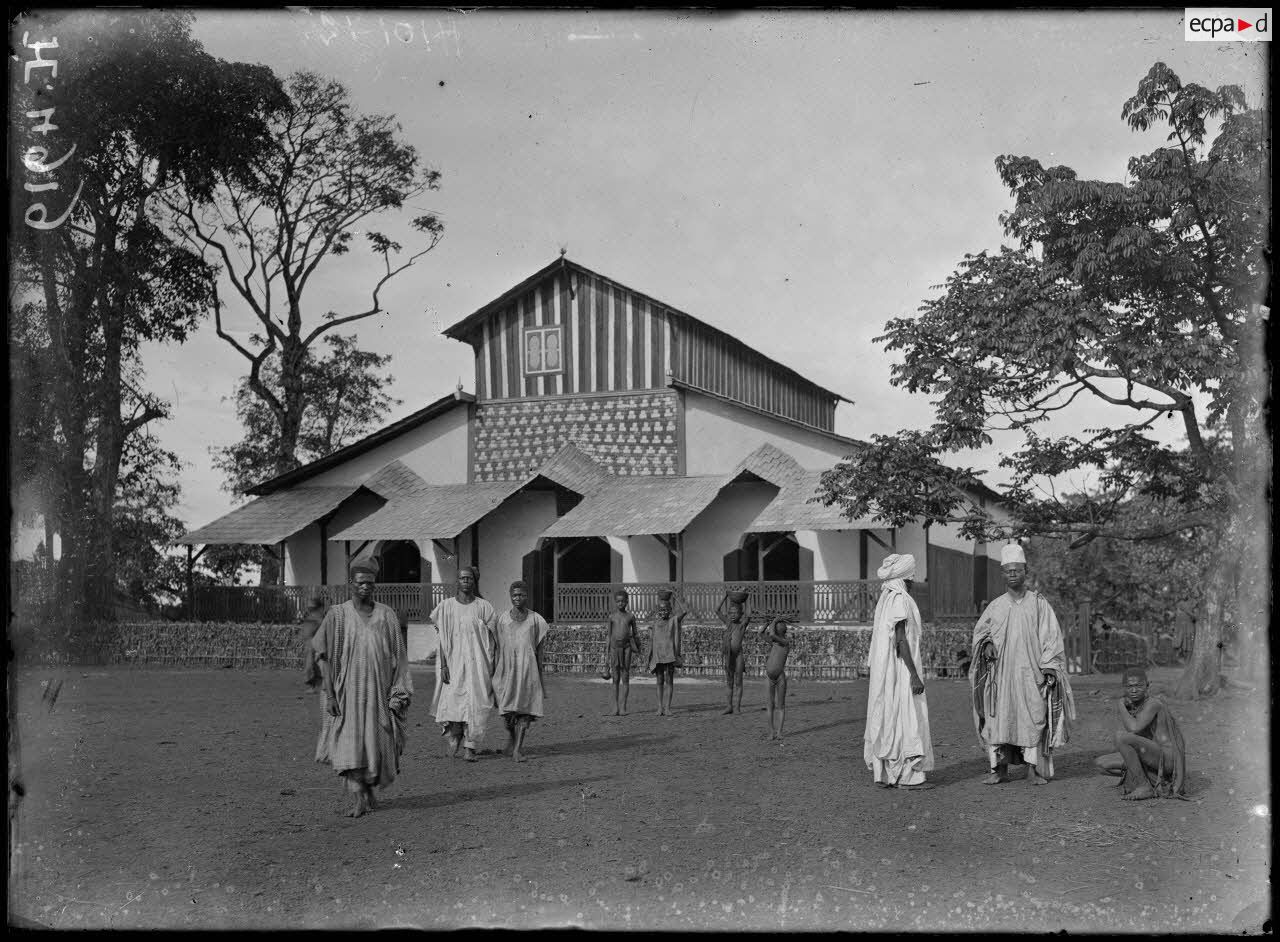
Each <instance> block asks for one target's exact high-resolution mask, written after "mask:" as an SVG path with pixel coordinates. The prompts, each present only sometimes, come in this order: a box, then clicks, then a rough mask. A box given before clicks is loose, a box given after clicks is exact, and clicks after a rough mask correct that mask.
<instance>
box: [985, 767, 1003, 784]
mask: <svg viewBox="0 0 1280 942" xmlns="http://www.w3.org/2000/svg"><path fill="white" fill-rule="evenodd" d="M1007 781H1009V776H1007V775H1005V774H1004V773H1003V772H1002V771H999V770H997V771H995V772H992V773H991V774H990V775H988V776H987V777H986V778H984V779H983V780H982V784H983V785H1003V784H1004V783H1005V782H1007Z"/></svg>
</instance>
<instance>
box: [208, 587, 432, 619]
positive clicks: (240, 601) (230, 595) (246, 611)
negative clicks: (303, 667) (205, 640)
mask: <svg viewBox="0 0 1280 942" xmlns="http://www.w3.org/2000/svg"><path fill="white" fill-rule="evenodd" d="M455 591H456V590H455V588H454V586H452V585H447V584H445V583H431V584H427V585H423V584H421V583H418V582H380V583H378V584H377V585H376V586H374V589H373V598H374V601H377V602H381V603H383V604H384V605H390V606H391V607H392V608H394V609H395V610H396V611H397V612H399V613H401V614H402V615H404V616H405V617H406V618H407V619H408V620H409V621H415V622H421V621H423V620H424V619H425V618H426V616H427V615H429V614H431V610H432V609H433V608H435V607H436V605H438V604H439V603H440V602H442V601H444V600H445V599H446V598H448V597H449V596H451V595H453V594H454V592H455ZM317 596H319V597H320V598H322V599H323V600H324V601H325V603H326V604H328V605H338V604H341V603H342V602H345V601H347V599H349V598H351V586H350V585H347V584H345V583H343V584H340V585H284V586H280V585H271V586H198V587H197V588H196V590H195V599H194V600H193V606H194V617H195V620H196V621H208V622H268V623H270V622H276V623H286V624H291V623H292V622H294V621H297V619H298V617H299V616H300V615H301V614H302V613H303V612H304V611H306V610H307V608H308V607H309V606H310V603H311V599H313V598H315V597H317Z"/></svg>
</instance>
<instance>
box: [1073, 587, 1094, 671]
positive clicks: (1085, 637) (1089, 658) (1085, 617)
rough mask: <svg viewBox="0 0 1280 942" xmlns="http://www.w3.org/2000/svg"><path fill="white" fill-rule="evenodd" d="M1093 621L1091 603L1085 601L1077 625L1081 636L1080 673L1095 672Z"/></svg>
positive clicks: (1078, 615)
mask: <svg viewBox="0 0 1280 942" xmlns="http://www.w3.org/2000/svg"><path fill="white" fill-rule="evenodd" d="M1091 621H1093V618H1092V613H1091V612H1090V611H1089V603H1088V602H1083V603H1081V605H1080V609H1079V611H1078V612H1077V613H1076V625H1077V626H1078V628H1079V638H1080V642H1079V644H1080V651H1081V652H1082V653H1081V655H1080V673H1082V674H1092V673H1093V632H1092V630H1091V626H1090V624H1089V623H1090V622H1091Z"/></svg>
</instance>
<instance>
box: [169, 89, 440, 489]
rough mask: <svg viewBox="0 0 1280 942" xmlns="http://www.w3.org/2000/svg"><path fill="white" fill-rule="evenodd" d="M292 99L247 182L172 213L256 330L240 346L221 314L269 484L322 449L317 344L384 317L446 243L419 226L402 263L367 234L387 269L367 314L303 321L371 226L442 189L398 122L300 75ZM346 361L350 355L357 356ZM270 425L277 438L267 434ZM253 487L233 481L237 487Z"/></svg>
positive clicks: (426, 219) (393, 246) (395, 248)
mask: <svg viewBox="0 0 1280 942" xmlns="http://www.w3.org/2000/svg"><path fill="white" fill-rule="evenodd" d="M288 95H289V100H288V102H287V104H286V105H285V107H283V108H281V109H280V110H279V111H277V112H276V113H275V115H274V116H273V122H272V139H273V145H272V147H271V148H269V149H268V150H267V151H266V152H264V153H261V154H259V155H257V156H256V158H255V159H254V161H253V162H252V165H251V168H250V172H249V174H248V175H247V177H246V176H242V175H236V174H228V173H218V174H215V177H216V183H215V187H214V190H215V199H214V200H213V201H212V202H211V203H209V204H201V203H200V202H198V201H196V200H187V201H185V202H178V201H174V202H172V203H171V208H172V209H173V211H174V212H175V214H176V216H177V218H178V219H179V222H180V224H181V226H182V229H183V232H184V234H185V237H186V239H187V244H188V245H190V246H191V247H193V248H194V249H197V250H199V251H201V252H203V253H205V256H206V257H207V258H211V259H213V260H215V261H216V263H217V264H219V265H220V266H221V268H222V271H223V273H224V274H225V276H226V278H227V279H228V280H229V281H230V283H231V285H232V286H233V288H234V290H235V292H236V294H237V295H238V296H239V298H240V300H241V301H242V302H243V303H244V305H245V306H246V307H247V308H248V309H249V311H250V312H251V313H252V314H253V316H254V317H255V318H256V319H257V321H258V323H259V327H260V330H259V332H258V333H257V334H256V335H255V336H254V337H253V338H252V339H251V340H250V341H249V342H248V343H245V342H242V341H241V340H240V339H238V338H237V337H236V336H235V335H234V334H232V333H230V332H228V331H226V330H225V329H224V327H223V321H222V311H221V304H219V305H218V311H217V320H216V323H217V330H218V335H219V336H220V337H222V339H223V340H225V341H226V342H227V343H228V344H229V345H230V346H231V347H232V348H234V349H235V351H236V352H237V353H238V354H239V355H240V356H242V357H243V358H244V359H245V361H246V362H247V364H248V370H249V372H248V377H247V379H246V381H245V384H244V386H242V387H241V390H240V391H238V393H237V400H238V402H240V401H242V400H243V395H244V394H245V390H247V391H248V393H249V394H252V395H253V396H256V397H257V398H258V399H259V400H260V403H261V409H256V408H255V409H253V410H249V411H248V412H245V411H242V415H247V416H249V418H250V419H251V420H252V421H253V422H254V423H256V424H254V425H252V426H249V427H247V428H246V435H247V438H246V440H253V441H254V442H255V443H257V444H261V445H264V446H269V447H268V451H267V455H268V456H269V459H270V465H271V466H270V469H269V474H271V475H275V474H282V473H284V472H286V471H289V470H292V469H293V468H295V467H297V466H298V464H299V462H300V458H299V454H300V453H303V454H305V453H306V452H307V451H308V450H310V449H313V448H314V447H315V445H316V441H314V440H308V439H307V437H306V436H307V435H310V434H312V433H314V431H315V429H314V427H313V426H309V425H308V416H309V415H311V414H313V413H314V411H315V408H316V405H317V404H314V403H313V402H312V396H313V395H315V394H316V392H317V388H318V387H317V386H316V385H315V384H314V383H313V382H312V380H313V379H314V375H315V374H314V372H313V367H314V364H315V363H316V362H317V360H316V359H315V358H314V356H313V352H312V351H313V349H314V347H315V345H316V344H317V342H319V341H320V340H321V339H322V338H324V337H325V336H326V334H328V332H329V331H332V330H335V329H336V328H338V327H341V326H342V325H344V324H350V323H354V322H356V321H360V320H363V319H366V318H369V317H373V316H375V315H378V314H381V313H383V312H384V310H385V309H384V308H383V306H382V302H381V299H380V295H381V292H382V289H383V288H384V287H385V286H386V285H387V283H388V282H390V281H391V280H392V279H393V278H395V277H396V276H397V275H399V274H400V273H401V272H403V271H404V270H405V269H407V268H409V267H410V266H411V265H413V264H414V262H415V261H417V260H418V259H419V258H421V257H422V256H423V255H425V254H426V253H427V252H429V251H431V250H432V249H433V248H434V247H435V246H436V244H437V243H438V241H439V239H440V237H441V234H442V233H443V224H442V222H441V221H440V219H439V218H438V217H437V216H435V215H434V214H431V213H425V214H420V215H418V216H416V217H414V218H413V219H412V222H411V226H412V228H413V229H414V230H415V231H416V232H417V233H418V234H419V235H421V236H422V239H423V242H422V244H421V245H419V246H417V247H415V248H414V249H413V250H412V251H411V252H410V253H409V254H407V255H405V254H403V253H404V248H403V246H402V245H401V244H400V243H398V242H395V241H394V240H392V239H390V238H388V237H387V236H385V235H383V234H382V233H379V232H366V233H365V235H366V239H367V241H368V243H369V246H370V247H371V249H372V251H373V253H374V254H375V255H376V256H379V257H380V260H381V271H380V273H378V274H377V275H375V276H373V277H372V278H371V280H372V284H371V286H370V298H369V302H368V304H367V306H365V307H363V308H361V309H360V310H354V311H341V312H340V311H334V310H327V311H324V312H323V313H321V314H319V315H316V314H314V313H312V311H310V310H308V309H307V306H306V305H305V303H304V296H305V295H306V292H307V289H308V287H309V285H310V283H311V279H312V277H313V276H314V275H315V274H316V272H317V271H318V270H319V269H320V266H321V264H322V263H325V262H328V261H331V260H332V259H334V258H337V257H341V256H344V255H346V254H348V253H349V252H351V251H352V250H353V242H354V239H355V236H356V234H357V233H358V232H359V231H360V227H361V226H363V225H366V224H367V220H368V219H369V218H370V217H372V216H376V215H378V214H380V213H384V212H388V211H393V210H399V209H402V208H403V207H404V206H405V205H406V204H407V203H409V202H410V201H412V200H413V199H415V198H416V197H418V196H420V195H421V194H423V193H425V192H427V191H430V190H435V189H437V188H438V186H439V174H438V173H437V172H436V171H434V170H428V169H424V168H423V167H422V166H421V163H420V158H419V155H418V153H417V151H416V150H415V149H414V148H413V147H411V146H409V145H408V144H405V143H403V142H402V141H400V140H399V137H398V135H399V133H400V126H399V125H398V124H397V123H396V122H395V120H394V118H392V117H390V116H385V115H363V114H358V113H356V112H355V110H354V109H353V108H352V105H351V102H350V100H349V97H348V93H347V90H346V89H345V88H344V87H343V86H342V85H341V84H340V83H338V82H335V81H331V80H328V79H324V78H322V77H320V76H318V75H315V74H313V73H308V72H300V73H296V74H294V75H292V76H291V77H290V78H289V81H288ZM343 343H345V342H343ZM334 349H335V350H336V349H338V348H334ZM341 349H342V350H343V351H344V352H346V353H349V354H351V353H354V347H353V346H351V345H347V346H344V347H342V348H341ZM326 359H332V356H330V357H329V358H326ZM246 408H247V403H246ZM320 411H323V410H320ZM266 419H269V422H270V425H271V426H273V427H272V428H270V429H269V428H268V426H267V425H265V424H263V421H264V420H266ZM326 434H340V429H338V428H337V427H336V426H335V428H334V429H332V430H330V432H329V433H326ZM237 466H238V465H237ZM255 473H256V472H255ZM247 480H248V479H247V478H243V477H242V478H235V477H234V476H233V485H234V486H236V487H242V486H243V485H244V484H245V483H246V482H247Z"/></svg>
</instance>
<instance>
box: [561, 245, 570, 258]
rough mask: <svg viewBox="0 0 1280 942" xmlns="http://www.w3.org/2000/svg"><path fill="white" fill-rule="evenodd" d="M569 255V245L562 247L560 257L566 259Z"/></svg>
mask: <svg viewBox="0 0 1280 942" xmlns="http://www.w3.org/2000/svg"><path fill="white" fill-rule="evenodd" d="M567 254H569V247H568V246H567V245H562V246H560V257H561V258H564V257H565V256H566V255H567Z"/></svg>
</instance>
